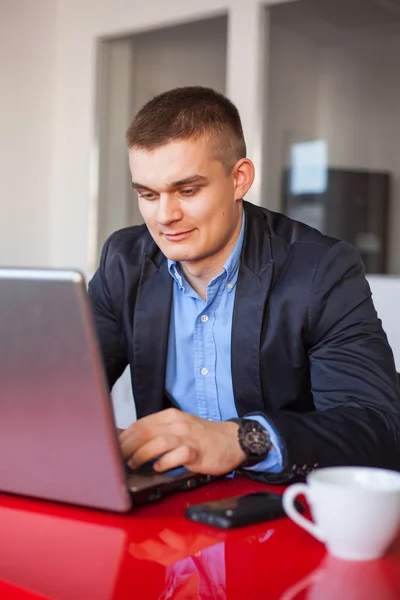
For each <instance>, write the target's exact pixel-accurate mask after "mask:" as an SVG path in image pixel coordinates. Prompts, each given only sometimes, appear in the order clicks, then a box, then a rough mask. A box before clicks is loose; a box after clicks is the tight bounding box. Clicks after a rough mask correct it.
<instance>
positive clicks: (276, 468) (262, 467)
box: [243, 415, 283, 473]
mask: <svg viewBox="0 0 400 600" xmlns="http://www.w3.org/2000/svg"><path fill="white" fill-rule="evenodd" d="M243 418H244V419H248V420H251V421H258V423H260V425H262V426H263V427H264V429H266V430H267V431H268V433H269V435H270V438H271V443H272V446H273V448H272V449H271V450H270V451H269V452H268V456H267V458H266V459H265V460H263V461H261V462H259V463H257V464H256V465H253V466H252V467H245V469H246V470H247V471H256V472H258V473H260V472H264V473H265V472H268V473H280V472H281V471H282V467H283V461H282V444H281V440H280V437H279V435H278V434H277V432H276V431H275V429H274V428H273V427H272V425H271V423H270V422H269V421H267V419H266V418H265V417H263V416H262V415H251V416H250V417H243Z"/></svg>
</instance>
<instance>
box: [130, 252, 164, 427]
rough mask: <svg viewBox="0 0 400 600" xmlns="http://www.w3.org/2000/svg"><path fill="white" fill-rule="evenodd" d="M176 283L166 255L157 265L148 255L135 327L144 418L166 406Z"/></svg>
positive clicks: (137, 387) (138, 392) (137, 380)
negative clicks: (165, 392)
mask: <svg viewBox="0 0 400 600" xmlns="http://www.w3.org/2000/svg"><path fill="white" fill-rule="evenodd" d="M172 284H173V280H172V277H171V276H170V274H169V272H168V264H167V260H166V259H165V257H163V258H162V260H161V263H160V265H157V264H156V263H155V262H153V261H152V260H151V258H149V256H147V255H145V258H144V261H143V266H142V272H141V276H140V282H139V288H138V293H137V298H136V306H135V313H134V327H133V364H134V389H135V402H136V406H137V412H138V416H140V417H143V416H145V415H148V414H151V413H154V412H157V411H158V410H161V409H162V408H163V405H164V386H165V368H166V362H167V349H168V334H169V319H170V311H171V301H172Z"/></svg>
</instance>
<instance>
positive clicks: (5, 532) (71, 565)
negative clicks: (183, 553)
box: [0, 507, 126, 600]
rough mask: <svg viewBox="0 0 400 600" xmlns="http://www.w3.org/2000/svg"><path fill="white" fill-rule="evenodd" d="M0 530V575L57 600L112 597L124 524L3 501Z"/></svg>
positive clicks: (18, 585) (0, 577)
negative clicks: (5, 504)
mask: <svg viewBox="0 0 400 600" xmlns="http://www.w3.org/2000/svg"><path fill="white" fill-rule="evenodd" d="M0 536H1V537H0V539H1V543H0V581H6V582H8V583H10V584H12V585H14V586H15V587H17V588H20V589H23V590H25V591H26V592H30V593H34V594H40V595H41V596H44V597H46V598H52V599H56V600H75V599H83V598H85V599H86V600H89V599H91V598H95V599H96V600H111V598H113V596H114V588H115V584H116V581H117V578H118V573H119V568H120V564H121V561H122V558H123V555H124V552H125V547H126V533H125V532H124V531H123V530H122V529H118V528H115V527H109V526H104V525H99V524H97V523H86V522H84V521H78V520H71V519H64V518H61V517H57V516H51V515H46V514H38V513H34V512H25V511H23V510H18V509H14V508H6V507H0ZM94 548H95V549H96V551H95V552H94Z"/></svg>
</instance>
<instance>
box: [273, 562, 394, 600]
mask: <svg viewBox="0 0 400 600" xmlns="http://www.w3.org/2000/svg"><path fill="white" fill-rule="evenodd" d="M393 569H396V565H395V564H394V563H393V561H391V559H390V558H389V557H388V558H384V559H382V560H372V561H364V562H353V561H347V560H342V559H339V558H335V557H333V556H331V555H329V554H328V555H327V556H326V558H325V559H324V560H323V562H322V563H321V566H320V567H319V568H318V569H316V570H315V571H313V572H312V573H310V574H309V575H307V576H306V577H304V578H303V579H302V580H300V581H299V582H297V583H296V584H295V585H293V586H292V587H291V588H290V589H289V590H287V591H286V592H285V593H284V594H283V595H282V596H281V599H280V600H300V599H301V598H302V599H305V600H359V599H360V598H362V600H398V598H399V590H398V589H394V587H393V586H392V581H393V579H392V578H393V573H392V571H393Z"/></svg>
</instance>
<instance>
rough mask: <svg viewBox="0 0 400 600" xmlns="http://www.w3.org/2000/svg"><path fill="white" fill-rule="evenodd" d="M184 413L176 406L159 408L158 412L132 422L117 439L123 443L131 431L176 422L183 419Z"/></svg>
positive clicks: (149, 428)
mask: <svg viewBox="0 0 400 600" xmlns="http://www.w3.org/2000/svg"><path fill="white" fill-rule="evenodd" d="M184 415H185V413H183V412H182V411H181V410H178V409H176V408H167V409H166V410H161V411H160V412H158V413H154V414H153V415H148V416H147V417H143V418H142V419H139V420H138V421H136V422H135V423H132V425H130V426H129V427H128V428H127V429H125V430H124V431H123V432H122V433H121V435H120V437H119V439H120V441H121V443H123V442H124V441H125V440H126V439H127V438H128V437H129V436H130V435H131V434H132V433H138V432H141V431H143V430H152V429H153V428H154V427H158V426H159V425H166V424H168V423H176V422H177V421H180V420H184V418H185V416H184Z"/></svg>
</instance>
